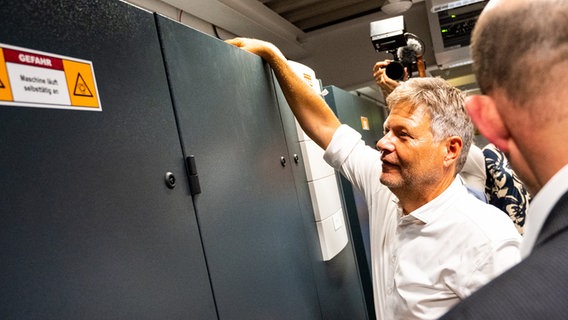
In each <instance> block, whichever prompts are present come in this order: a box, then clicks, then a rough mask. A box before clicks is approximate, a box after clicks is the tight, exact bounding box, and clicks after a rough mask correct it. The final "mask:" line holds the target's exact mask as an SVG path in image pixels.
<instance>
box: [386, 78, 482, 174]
mask: <svg viewBox="0 0 568 320" xmlns="http://www.w3.org/2000/svg"><path fill="white" fill-rule="evenodd" d="M403 102H408V103H410V104H411V105H413V106H414V107H415V108H418V107H424V108H425V109H426V110H427V111H428V113H429V115H430V118H431V119H432V122H431V125H430V129H431V130H432V134H433V136H434V139H435V140H436V141H441V140H443V139H445V138H449V137H451V136H458V137H460V138H461V139H462V142H463V145H462V150H461V154H460V156H459V159H458V161H457V163H456V173H457V172H460V171H461V169H462V168H463V165H464V163H465V161H466V159H467V154H468V152H469V147H470V146H471V144H472V141H473V133H474V129H473V123H472V122H471V118H470V117H469V115H468V114H467V111H466V109H465V95H464V94H463V93H462V92H461V91H460V90H459V89H457V88H456V87H454V86H452V85H450V84H449V83H448V82H447V81H445V80H443V79H442V78H438V77H436V78H411V79H409V80H408V81H405V82H402V83H401V85H399V86H398V87H397V88H396V89H395V90H394V91H393V92H392V93H391V94H390V95H389V96H388V97H387V105H388V106H389V110H390V109H391V107H392V106H395V105H398V104H400V103H403Z"/></svg>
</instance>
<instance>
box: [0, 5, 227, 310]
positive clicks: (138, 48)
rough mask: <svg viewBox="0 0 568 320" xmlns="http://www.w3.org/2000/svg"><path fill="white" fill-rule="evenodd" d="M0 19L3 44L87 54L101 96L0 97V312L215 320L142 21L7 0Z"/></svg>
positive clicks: (146, 21) (128, 14) (99, 8)
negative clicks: (48, 101) (60, 101)
mask: <svg viewBox="0 0 568 320" xmlns="http://www.w3.org/2000/svg"><path fill="white" fill-rule="evenodd" d="M0 20H1V21H2V22H3V23H2V28H0V42H2V43H4V44H10V45H14V46H19V47H25V48H29V49H33V50H40V51H43V52H49V53H53V54H59V55H65V56H69V57H75V58H80V59H85V60H88V61H92V63H93V67H94V72H95V74H96V80H97V85H98V93H99V94H100V100H101V104H102V111H101V112H87V111H76V110H65V109H49V108H29V107H20V106H14V105H6V104H3V103H2V102H1V101H0V140H1V143H0V181H1V183H0V195H1V196H0V197H1V200H0V261H1V262H0V283H1V284H2V285H1V286H0V318H2V319H182V318H183V319H187V318H194V319H216V318H217V317H216V314H215V306H214V302H213V296H212V292H211V288H210V284H209V279H208V276H207V270H206V266H205V261H204V256H203V251H202V247H201V243H200V238H199V231H198V227H197V222H196V218H195V214H194V211H193V207H192V202H191V197H190V196H189V190H188V185H187V182H186V179H184V178H182V177H183V176H184V175H185V166H184V161H183V153H182V151H181V146H180V141H179V136H178V134H177V130H176V124H175V117H174V113H173V108H172V104H171V98H170V95H169V91H168V87H167V80H166V75H165V70H164V65H163V61H162V56H161V51H160V47H159V41H158V37H157V30H156V26H155V21H154V17H153V15H152V14H150V13H148V12H145V11H142V10H140V9H137V8H134V7H132V6H130V5H126V4H124V3H121V2H119V1H106V0H105V1H90V0H69V1H21V0H17V1H15V0H14V1H4V2H3V3H2V8H1V9H0ZM4 80H6V79H4ZM168 171H169V172H172V173H173V174H174V175H175V177H178V179H177V183H176V184H177V185H176V187H175V188H174V189H170V188H168V187H167V186H166V184H165V182H164V175H165V173H166V172H168Z"/></svg>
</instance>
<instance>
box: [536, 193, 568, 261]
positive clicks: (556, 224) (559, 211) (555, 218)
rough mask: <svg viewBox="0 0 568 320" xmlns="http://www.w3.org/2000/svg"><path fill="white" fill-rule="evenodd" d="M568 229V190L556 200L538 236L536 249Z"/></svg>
mask: <svg viewBox="0 0 568 320" xmlns="http://www.w3.org/2000/svg"><path fill="white" fill-rule="evenodd" d="M567 229H568V192H566V193H564V194H563V195H562V197H560V200H558V202H556V204H555V205H554V207H553V208H552V210H551V211H550V214H549V215H548V217H547V218H546V220H545V222H544V224H543V225H542V228H541V230H540V233H539V235H538V237H537V240H536V243H535V247H534V249H535V250H536V249H538V248H539V247H541V246H543V245H544V244H546V242H548V241H550V240H551V239H553V238H554V236H555V235H557V234H559V233H561V232H563V231H565V230H567Z"/></svg>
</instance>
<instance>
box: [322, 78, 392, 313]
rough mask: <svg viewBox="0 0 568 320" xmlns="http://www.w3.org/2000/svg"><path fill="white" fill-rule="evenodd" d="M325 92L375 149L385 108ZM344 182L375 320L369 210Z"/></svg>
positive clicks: (337, 92) (341, 116)
mask: <svg viewBox="0 0 568 320" xmlns="http://www.w3.org/2000/svg"><path fill="white" fill-rule="evenodd" d="M325 89H326V90H327V91H328V94H327V95H326V96H325V100H326V102H327V103H328V104H329V106H330V107H331V108H332V109H333V111H334V112H335V114H336V115H337V117H338V118H339V120H340V121H341V123H345V124H347V125H349V126H351V127H352V128H353V129H355V130H357V131H358V132H359V133H360V134H361V136H362V139H363V140H364V141H365V144H366V145H368V146H371V147H373V148H374V147H375V145H376V143H377V141H378V140H379V139H380V138H381V137H382V136H383V133H382V132H383V123H384V120H385V118H386V117H385V111H386V110H385V109H384V107H383V106H381V105H379V104H378V103H375V102H373V101H370V100H367V99H365V98H361V97H358V96H355V95H353V94H351V93H349V92H347V91H344V90H342V89H340V88H337V87H335V86H326V87H325ZM340 180H341V181H340V184H341V188H342V191H343V197H344V199H345V205H346V213H347V219H348V221H349V225H350V230H351V233H352V236H353V246H354V250H355V255H356V257H357V262H358V266H359V273H360V275H361V279H362V284H363V289H364V292H365V297H366V301H367V308H368V310H369V314H370V315H371V317H372V318H374V317H375V314H374V305H373V288H372V282H371V270H370V269H371V253H370V246H371V244H370V235H369V210H368V207H367V203H366V202H365V198H364V196H363V194H362V193H361V192H360V191H358V190H357V189H355V188H353V186H352V185H351V183H350V182H349V181H347V179H345V178H344V177H343V176H342V177H341V179H340Z"/></svg>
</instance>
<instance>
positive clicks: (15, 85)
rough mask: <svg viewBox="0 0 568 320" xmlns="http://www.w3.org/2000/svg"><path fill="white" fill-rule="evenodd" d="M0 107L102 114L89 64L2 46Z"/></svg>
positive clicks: (0, 47) (93, 75) (0, 53)
mask: <svg viewBox="0 0 568 320" xmlns="http://www.w3.org/2000/svg"><path fill="white" fill-rule="evenodd" d="M0 105H14V106H27V107H39V108H57V109H72V110H93V111H102V107H101V103H100V99H99V96H98V90H97V83H96V81H95V73H94V71H93V64H92V63H91V62H90V61H86V60H81V59H76V58H71V57H64V56H59V55H55V54H50V53H46V52H40V51H36V50H31V49H25V48H19V47H15V46H10V45H5V44H0Z"/></svg>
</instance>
